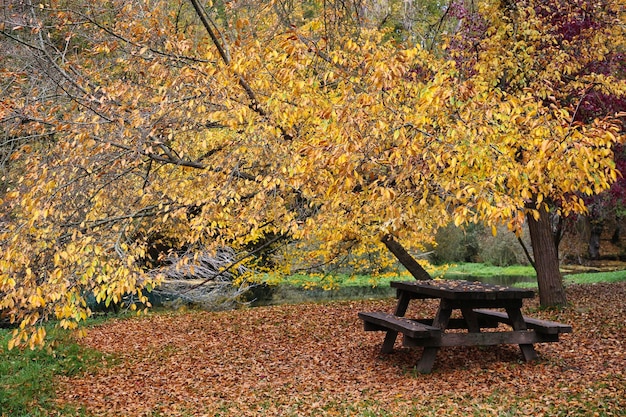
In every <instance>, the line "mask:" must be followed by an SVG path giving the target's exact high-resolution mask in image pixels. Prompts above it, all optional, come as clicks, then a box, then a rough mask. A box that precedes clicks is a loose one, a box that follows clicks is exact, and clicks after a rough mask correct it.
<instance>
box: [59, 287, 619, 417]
mask: <svg viewBox="0 0 626 417" xmlns="http://www.w3.org/2000/svg"><path fill="white" fill-rule="evenodd" d="M567 291H568V297H569V301H570V302H571V303H572V305H571V306H570V307H569V308H567V309H566V310H563V311H545V310H539V309H538V308H537V300H531V301H528V302H527V303H526V305H525V307H524V312H525V314H528V315H531V316H533V317H538V318H543V319H550V320H556V321H559V322H564V323H569V324H571V325H572V326H573V328H574V333H572V334H565V335H562V337H561V342H559V343H546V344H539V345H537V351H538V353H539V356H540V359H539V360H538V361H535V362H532V363H524V362H522V360H521V354H520V352H519V348H518V347H517V346H491V347H458V348H457V347H454V348H442V349H441V350H440V352H439V354H438V356H437V361H436V363H435V368H434V371H433V373H431V374H428V375H421V374H417V373H415V372H414V371H413V370H412V365H414V364H415V361H416V360H417V359H418V358H419V355H420V353H421V352H420V349H414V350H408V349H404V348H402V347H401V346H400V340H399V341H398V342H397V345H396V351H395V352H394V353H392V354H388V355H384V354H381V353H380V352H379V350H380V346H381V343H382V339H383V333H380V332H367V333H366V332H364V331H363V328H362V324H361V322H360V321H359V319H358V318H357V312H359V311H377V310H382V311H390V312H391V311H393V307H394V305H395V300H393V299H388V300H369V301H349V302H333V303H326V304H300V305H285V306H273V307H259V308H251V309H245V310H237V311H228V312H219V313H211V312H199V311H192V312H184V313H181V312H178V313H167V314H163V313H159V314H152V315H149V316H144V317H141V318H137V319H124V320H118V319H113V320H108V321H106V322H105V323H104V324H102V325H99V326H96V327H93V328H91V329H90V330H89V331H88V334H87V336H86V338H84V339H83V340H82V342H81V343H82V344H83V345H85V346H86V347H89V348H93V349H97V350H99V351H101V352H103V355H102V358H103V363H102V364H101V366H98V367H97V368H95V370H94V371H93V372H91V373H90V374H87V375H81V376H78V377H72V378H67V377H66V378H63V379H61V380H60V381H59V388H58V401H59V403H61V404H62V405H68V404H69V405H71V406H76V407H84V408H85V409H86V410H87V411H88V412H89V413H92V414H94V415H98V416H99V415H102V416H218V415H219V416H258V415H264V416H311V415H314V416H326V415H339V416H347V415H354V416H409V415H420V416H427V415H433V416H434V415H437V416H439V415H481V416H482V415H507V416H509V415H520V416H521V415H533V416H538V415H549V416H553V415H572V416H573V415H576V416H578V415H590V416H591V415H594V414H595V415H626V414H625V413H626V283H624V282H623V283H617V284H595V285H584V286H582V285H581V286H570V287H568V289H567ZM434 309H435V303H434V302H433V301H432V300H430V301H413V304H412V305H411V306H410V308H409V312H408V314H407V315H412V316H431V315H432V314H433V313H434ZM399 339H400V338H399ZM111 358H114V359H111ZM596 413H597V414H596Z"/></svg>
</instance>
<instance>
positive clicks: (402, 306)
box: [381, 292, 411, 353]
mask: <svg viewBox="0 0 626 417" xmlns="http://www.w3.org/2000/svg"><path fill="white" fill-rule="evenodd" d="M409 301H411V297H410V295H409V294H407V293H405V292H403V293H402V294H400V297H399V298H398V304H397V305H396V311H394V314H395V315H396V316H398V317H404V315H405V314H406V310H407V308H408V307H409ZM397 337H398V332H396V331H394V330H387V334H386V335H385V340H384V341H383V347H382V349H381V352H382V353H391V352H393V345H395V343H396V338H397Z"/></svg>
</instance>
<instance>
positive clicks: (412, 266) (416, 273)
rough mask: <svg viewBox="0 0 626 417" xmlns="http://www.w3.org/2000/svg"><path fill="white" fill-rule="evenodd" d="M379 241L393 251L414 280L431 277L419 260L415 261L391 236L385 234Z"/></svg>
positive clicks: (423, 279)
mask: <svg viewBox="0 0 626 417" xmlns="http://www.w3.org/2000/svg"><path fill="white" fill-rule="evenodd" d="M381 241H382V242H383V243H384V244H385V246H387V249H389V251H390V252H391V253H393V255H394V256H395V257H396V258H397V259H398V261H400V263H401V264H402V265H404V267H405V268H406V269H407V271H409V272H410V273H411V275H413V277H415V279H416V280H418V281H425V280H429V279H432V277H431V276H430V274H429V273H428V272H426V270H425V269H424V268H422V265H420V264H419V262H417V261H416V260H415V258H413V257H412V256H411V254H410V253H408V252H407V251H406V249H404V247H403V246H402V245H401V244H400V243H399V242H398V241H397V240H395V239H394V238H393V236H391V235H386V236H384V237H383V238H382V239H381Z"/></svg>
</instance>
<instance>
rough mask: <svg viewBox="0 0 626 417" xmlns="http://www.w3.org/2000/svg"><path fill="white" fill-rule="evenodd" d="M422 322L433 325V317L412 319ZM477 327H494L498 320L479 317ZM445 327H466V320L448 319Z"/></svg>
mask: <svg viewBox="0 0 626 417" xmlns="http://www.w3.org/2000/svg"><path fill="white" fill-rule="evenodd" d="M414 320H415V321H418V322H420V323H423V324H428V325H429V326H432V325H433V319H414ZM478 327H480V328H481V329H485V328H496V327H498V322H497V321H496V320H490V319H488V318H484V319H481V318H480V317H479V318H478ZM446 328H447V329H467V322H466V321H465V319H461V318H454V319H449V320H448V325H447V326H446Z"/></svg>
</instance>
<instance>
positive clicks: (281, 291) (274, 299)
mask: <svg viewBox="0 0 626 417" xmlns="http://www.w3.org/2000/svg"><path fill="white" fill-rule="evenodd" d="M454 279H464V280H466V281H479V282H484V283H487V284H497V285H505V286H515V285H516V284H518V283H526V282H528V283H534V282H536V281H537V280H536V278H535V277H528V276H492V277H474V276H464V277H458V278H457V277H455V278H454ZM395 293H396V292H395V289H394V288H391V287H390V286H389V285H386V284H384V283H381V285H378V286H376V287H372V286H369V285H364V286H345V287H340V288H338V289H335V290H324V289H322V288H309V289H306V288H302V287H296V286H293V285H275V286H260V287H257V288H256V289H255V290H254V291H253V293H252V294H250V297H249V298H250V299H251V300H254V301H252V302H251V305H252V306H267V305H277V304H294V303H303V302H307V301H329V300H356V299H369V298H372V299H375V298H387V297H393V296H395Z"/></svg>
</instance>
